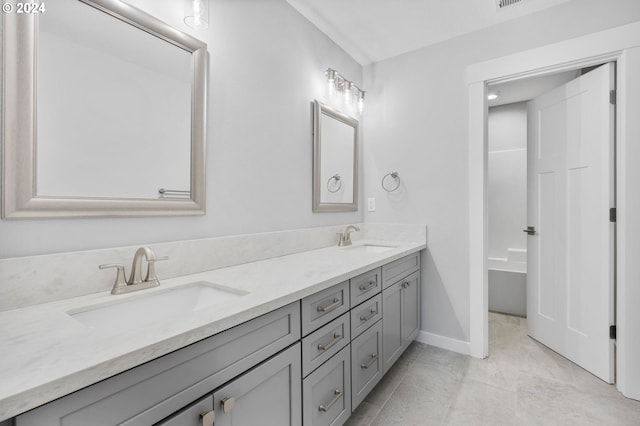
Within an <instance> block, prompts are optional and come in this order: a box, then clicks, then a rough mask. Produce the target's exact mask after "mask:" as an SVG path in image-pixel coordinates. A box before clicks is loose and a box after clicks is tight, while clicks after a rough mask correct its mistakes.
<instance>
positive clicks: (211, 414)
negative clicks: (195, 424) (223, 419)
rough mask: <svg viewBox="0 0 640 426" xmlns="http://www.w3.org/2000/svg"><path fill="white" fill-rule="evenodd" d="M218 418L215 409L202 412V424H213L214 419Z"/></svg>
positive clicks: (209, 425)
mask: <svg viewBox="0 0 640 426" xmlns="http://www.w3.org/2000/svg"><path fill="white" fill-rule="evenodd" d="M215 418H216V413H215V411H207V412H206V413H200V424H201V425H202V426H213V421H214V420H215Z"/></svg>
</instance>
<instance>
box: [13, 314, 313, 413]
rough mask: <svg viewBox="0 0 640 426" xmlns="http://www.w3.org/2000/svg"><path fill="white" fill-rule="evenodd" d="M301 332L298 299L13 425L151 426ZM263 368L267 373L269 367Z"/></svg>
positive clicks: (134, 369)
mask: <svg viewBox="0 0 640 426" xmlns="http://www.w3.org/2000/svg"><path fill="white" fill-rule="evenodd" d="M300 337H301V336H300V304H299V302H295V303H292V304H290V305H287V306H284V307H282V308H280V309H277V310H275V311H272V312H269V313H267V314H265V315H262V316H260V317H257V318H255V319H252V320H250V321H247V322H245V323H243V324H240V325H238V326H236V327H233V328H231V329H229V330H226V331H224V332H222V333H219V334H217V335H215V336H212V337H210V338H207V339H205V340H202V341H199V342H197V343H194V344H192V345H189V346H187V347H185V348H182V349H179V350H177V351H175V352H172V353H170V354H168V355H165V356H163V357H160V358H158V359H155V360H153V361H150V362H148V363H146V364H142V365H140V366H138V367H135V368H133V369H131V370H129V371H127V372H124V373H122V374H118V375H116V376H113V377H111V378H109V379H107V380H104V381H102V382H99V383H96V384H95V385H92V386H90V387H88V388H85V389H82V390H80V391H77V392H75V393H72V394H70V395H68V396H65V397H64V398H60V399H58V400H56V401H53V402H51V403H49V404H46V405H43V406H42V407H39V408H36V409H34V410H31V411H28V412H26V413H24V414H21V415H19V416H18V417H16V419H15V420H16V426H42V425H64V426H88V425H91V426H111V425H115V424H117V425H122V426H125V425H126V426H138V425H140V426H149V425H151V424H156V423H158V422H161V421H165V419H171V417H172V416H174V413H175V414H176V415H184V416H186V417H189V414H185V413H186V412H184V407H190V406H191V405H192V404H193V401H199V400H200V399H201V398H202V397H203V395H207V394H211V392H212V391H214V389H216V388H218V387H220V386H221V385H223V384H224V383H227V382H229V381H230V380H232V379H234V378H236V377H238V376H239V375H241V374H243V373H244V372H246V371H247V370H250V369H252V368H254V367H255V366H256V365H258V364H260V363H261V362H263V361H265V360H266V359H268V358H269V357H271V356H273V355H275V354H277V353H278V352H280V351H282V350H283V349H285V348H287V347H289V346H291V345H292V344H294V343H296V342H298V341H299V339H300ZM296 346H299V345H296ZM297 350H298V354H299V351H300V349H299V347H298V349H297ZM298 358H299V355H298ZM297 365H298V367H297V371H298V382H299V381H300V364H299V361H298V364H297ZM257 370H258V369H256V370H254V371H257ZM263 371H265V372H264V373H263V374H265V375H268V374H269V371H270V370H268V369H267V370H263ZM298 405H299V403H298ZM288 406H289V405H287V407H288ZM214 408H215V410H216V415H218V413H217V412H218V411H219V409H218V407H216V406H214ZM273 409H275V408H273ZM183 418H184V417H182V418H180V420H181V421H182V419H183ZM167 421H169V420H167ZM176 421H177V420H176ZM191 421H192V417H189V420H185V421H184V424H185V425H188V424H190V422H191ZM160 424H162V423H160ZM167 424H168V425H171V424H172V423H167ZM174 424H175V422H174ZM292 424H298V423H292Z"/></svg>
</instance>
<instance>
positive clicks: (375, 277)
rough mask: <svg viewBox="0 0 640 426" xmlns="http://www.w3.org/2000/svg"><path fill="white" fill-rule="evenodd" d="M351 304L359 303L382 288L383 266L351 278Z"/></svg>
mask: <svg viewBox="0 0 640 426" xmlns="http://www.w3.org/2000/svg"><path fill="white" fill-rule="evenodd" d="M349 287H350V293H351V306H352V307H353V306H356V305H359V304H360V303H362V302H364V301H365V300H367V299H368V298H370V297H371V296H373V295H375V294H377V293H380V290H382V268H377V269H374V270H373V271H369V272H365V273H364V274H362V275H358V276H357V277H355V278H351V280H349Z"/></svg>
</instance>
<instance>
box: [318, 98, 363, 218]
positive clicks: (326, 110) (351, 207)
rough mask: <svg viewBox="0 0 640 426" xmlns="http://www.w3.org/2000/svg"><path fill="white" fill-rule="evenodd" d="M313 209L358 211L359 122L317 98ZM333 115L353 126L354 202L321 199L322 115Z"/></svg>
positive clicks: (336, 118)
mask: <svg viewBox="0 0 640 426" xmlns="http://www.w3.org/2000/svg"><path fill="white" fill-rule="evenodd" d="M313 112H314V113H313V210H312V211H314V212H354V211H358V139H359V122H358V120H356V119H355V118H353V117H350V116H348V115H347V114H343V113H342V112H340V111H337V110H335V109H333V108H331V107H330V106H327V105H325V104H323V103H321V102H318V101H317V100H316V101H315V102H314V110H313ZM323 115H324V116H327V117H331V118H333V119H335V120H338V121H340V122H342V123H344V124H346V125H347V126H350V127H353V202H352V203H326V202H322V201H321V193H322V187H321V185H323V184H324V180H323V177H322V176H320V171H321V164H320V161H321V158H322V130H321V129H322V119H323V117H322V116H323Z"/></svg>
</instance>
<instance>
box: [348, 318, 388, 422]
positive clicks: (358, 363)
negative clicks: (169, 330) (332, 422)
mask: <svg viewBox="0 0 640 426" xmlns="http://www.w3.org/2000/svg"><path fill="white" fill-rule="evenodd" d="M382 370H383V366H382V321H378V322H377V323H376V324H375V325H373V326H372V327H371V328H370V329H368V330H367V331H365V332H364V333H362V334H361V335H360V336H358V338H356V339H354V340H353V342H351V392H352V393H351V410H355V409H356V407H357V406H358V405H360V403H361V402H362V401H363V400H364V398H365V397H366V396H367V395H368V394H369V392H371V390H372V389H373V388H374V386H375V385H376V384H378V382H379V381H380V379H381V378H382V375H383V371H382Z"/></svg>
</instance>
